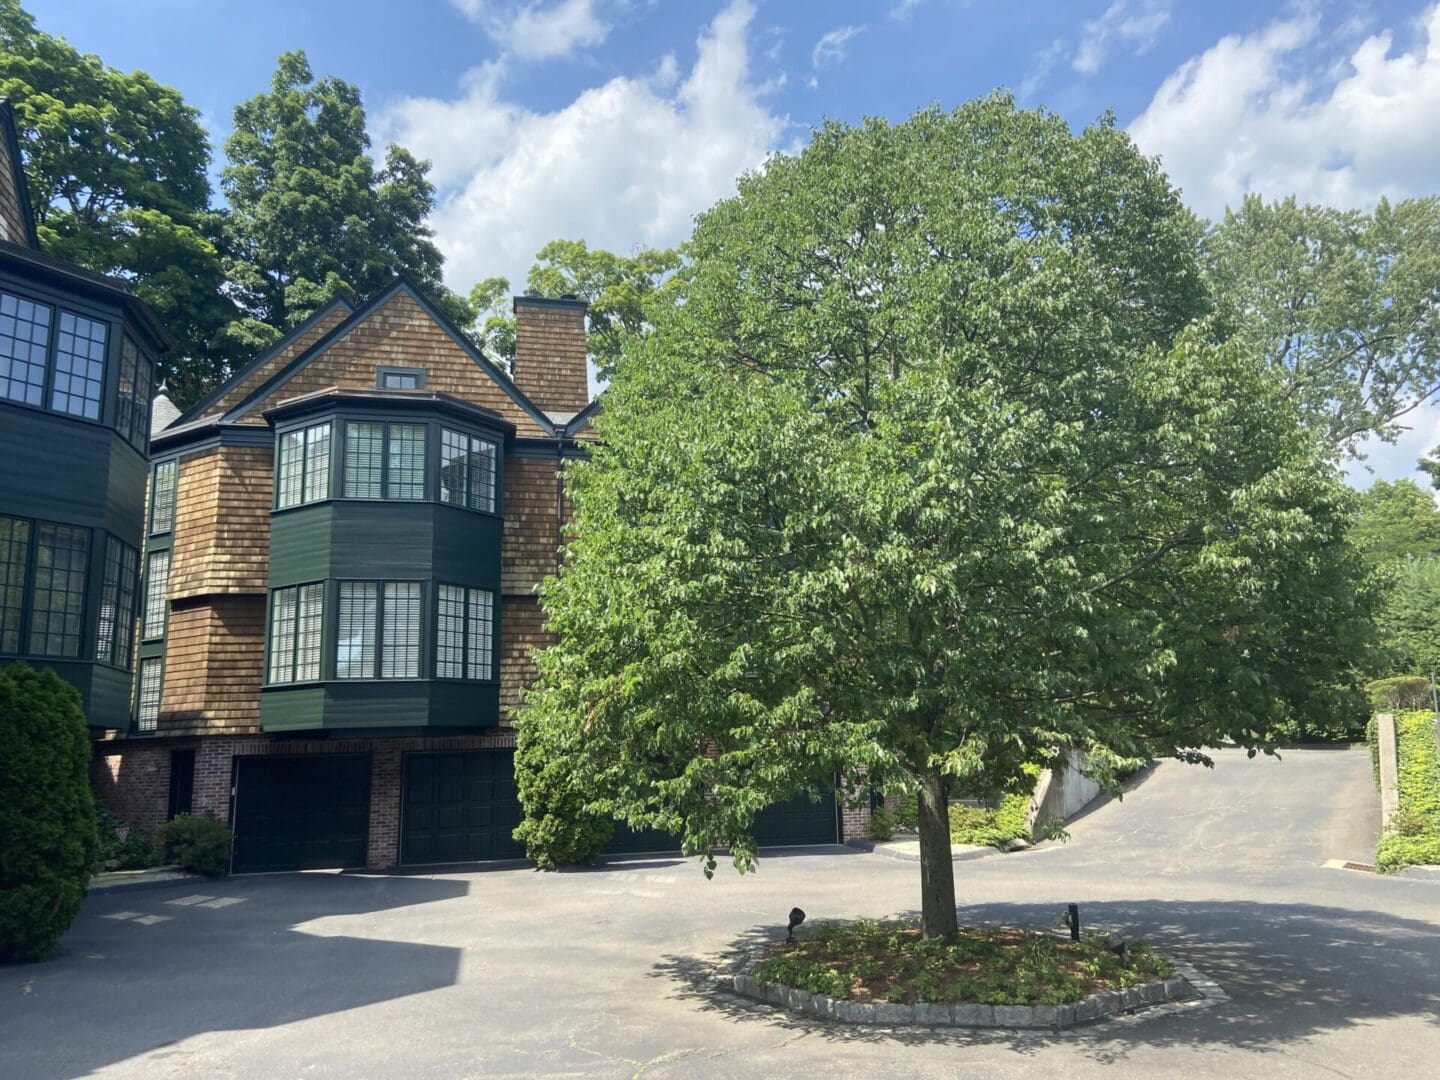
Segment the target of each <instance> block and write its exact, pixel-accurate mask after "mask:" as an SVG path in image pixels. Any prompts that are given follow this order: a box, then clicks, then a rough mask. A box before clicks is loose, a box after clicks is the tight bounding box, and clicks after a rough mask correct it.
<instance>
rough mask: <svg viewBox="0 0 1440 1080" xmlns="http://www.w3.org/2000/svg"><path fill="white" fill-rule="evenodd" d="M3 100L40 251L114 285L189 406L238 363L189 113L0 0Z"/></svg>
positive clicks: (193, 117)
mask: <svg viewBox="0 0 1440 1080" xmlns="http://www.w3.org/2000/svg"><path fill="white" fill-rule="evenodd" d="M0 96H3V97H5V98H8V99H9V100H10V102H11V103H12V104H13V106H14V113H15V121H16V128H17V132H18V135H19V137H20V142H21V146H22V147H23V149H24V152H25V159H26V161H25V166H26V174H27V180H28V183H29V187H30V194H31V201H32V203H33V204H34V211H35V225H36V232H37V233H38V238H39V241H40V246H41V248H42V249H44V250H45V251H47V252H48V253H50V254H52V255H55V256H58V257H59V258H62V259H68V260H70V261H72V262H75V263H78V264H80V265H81V266H84V267H87V268H89V269H91V270H97V271H99V272H101V273H106V274H115V275H118V276H120V277H123V278H125V279H126V280H127V281H128V282H129V283H130V284H131V286H132V287H133V288H134V290H135V292H136V293H137V294H138V295H139V296H140V297H141V298H142V299H143V300H144V301H145V302H146V303H148V304H149V305H150V306H151V308H152V309H153V310H154V311H155V314H156V316H157V317H158V318H159V319H160V321H161V322H162V323H163V324H164V325H165V327H166V328H167V329H168V330H169V332H170V334H171V336H172V337H173V338H174V340H175V349H174V351H173V353H172V354H171V355H170V356H168V357H165V358H163V359H162V360H161V362H160V365H159V376H160V378H161V379H162V380H163V381H164V382H165V383H166V385H167V386H168V387H169V388H170V390H171V392H172V396H174V397H175V398H176V399H177V400H178V401H181V402H184V401H187V400H189V399H190V398H193V397H194V396H195V395H196V394H197V393H198V391H199V388H200V387H201V386H203V385H205V384H207V383H212V382H213V381H214V380H215V379H217V378H218V377H220V376H221V375H223V374H224V372H225V371H226V370H227V368H228V365H229V363H230V361H231V359H232V358H233V357H234V356H235V355H236V354H237V351H238V349H239V343H237V342H234V341H232V340H231V339H230V338H229V337H228V334H227V328H228V327H229V325H230V323H231V322H232V321H233V320H234V319H235V317H236V311H235V308H234V305H233V304H232V303H230V301H229V300H228V299H227V298H226V297H225V296H224V294H223V291H222V284H223V282H224V268H223V266H222V261H221V253H220V250H219V248H218V246H217V244H218V241H219V221H220V219H219V216H218V215H217V214H215V213H214V212H213V211H211V209H210V181H209V178H208V176H207V174H206V169H207V167H208V165H209V162H210V146H209V143H208V141H207V140H206V137H205V130H204V128H203V127H202V126H201V124H200V114H199V111H198V110H196V109H194V108H192V107H191V106H189V105H187V104H185V102H184V100H183V99H182V98H181V96H180V94H179V93H178V92H177V91H175V90H173V89H171V88H170V87H168V86H162V85H160V84H159V83H157V82H156V81H155V80H154V79H152V78H151V77H150V76H149V75H147V74H145V73H144V72H142V71H132V72H122V71H117V70H116V69H114V68H112V67H109V66H107V65H106V64H104V63H103V62H102V61H101V60H100V58H99V57H97V56H94V55H93V54H88V53H83V54H82V53H80V52H78V51H77V50H76V49H75V48H74V46H72V45H71V44H70V43H69V42H67V41H65V40H64V39H63V38H56V37H52V36H51V35H49V34H47V33H45V32H44V31H42V30H39V29H37V28H36V26H35V21H34V19H33V18H32V17H31V16H30V15H29V14H28V13H27V12H26V11H25V10H24V9H23V8H21V7H20V5H19V4H18V3H16V2H15V0H0Z"/></svg>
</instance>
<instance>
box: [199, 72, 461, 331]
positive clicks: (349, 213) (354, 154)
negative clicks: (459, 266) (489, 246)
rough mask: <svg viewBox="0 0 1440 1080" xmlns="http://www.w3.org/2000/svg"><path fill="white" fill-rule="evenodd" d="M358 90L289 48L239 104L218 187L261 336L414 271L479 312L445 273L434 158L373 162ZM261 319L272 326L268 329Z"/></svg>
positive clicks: (395, 156)
mask: <svg viewBox="0 0 1440 1080" xmlns="http://www.w3.org/2000/svg"><path fill="white" fill-rule="evenodd" d="M369 151H370V137H369V135H367V134H366V132H365V108H364V105H363V104H362V102H361V98H360V91H359V88H357V87H356V86H354V85H353V84H352V83H348V82H346V81H344V80H343V79H338V78H334V77H332V76H325V77H322V78H318V79H317V78H316V77H315V76H314V74H313V73H312V72H311V70H310V64H309V61H308V60H307V59H306V58H305V54H304V53H303V52H298V51H297V52H289V53H286V54H285V55H283V56H282V57H280V60H279V63H278V64H277V65H276V69H275V73H274V75H273V77H272V78H271V83H270V89H269V90H268V91H267V92H265V93H262V94H257V95H256V96H255V97H253V98H251V99H250V100H248V101H245V102H242V103H241V104H240V105H237V106H236V107H235V120H234V131H233V133H232V134H231V135H230V137H229V138H228V139H226V140H225V154H226V157H227V158H228V159H229V164H227V165H226V167H225V169H224V171H223V173H222V174H221V187H222V189H223V190H224V193H225V197H226V200H227V201H228V203H229V206H230V214H229V217H228V220H227V223H226V235H227V237H228V240H229V246H230V250H231V252H232V255H233V258H232V262H231V264H230V281H231V284H232V287H233V288H234V289H235V291H236V293H237V295H238V296H239V297H240V298H241V302H242V304H243V306H244V308H245V311H246V313H247V314H248V316H249V319H250V327H251V329H252V332H253V334H254V335H255V337H256V339H257V343H263V340H264V339H265V338H266V337H274V336H278V333H279V332H280V331H282V330H285V329H288V328H289V327H291V326H294V325H295V324H297V323H299V322H302V321H303V320H304V319H305V318H306V317H307V316H309V315H310V314H311V313H312V312H314V311H315V310H316V309H317V308H319V307H321V306H322V305H323V304H324V303H325V302H326V301H328V300H329V299H331V298H332V297H333V296H336V295H347V296H350V297H352V298H353V297H355V296H359V297H365V296H369V295H371V294H372V293H374V292H376V291H378V290H379V289H381V288H383V287H384V286H385V285H387V284H389V282H390V281H391V280H392V279H393V276H394V275H395V274H396V273H397V272H403V273H405V274H408V275H410V276H411V277H412V278H413V279H414V280H415V281H416V282H417V283H418V284H419V285H421V286H422V287H424V288H425V289H426V291H427V292H428V293H430V295H431V296H432V297H434V298H435V299H436V301H437V302H438V303H440V304H441V306H442V307H445V308H446V309H447V312H448V313H449V314H450V315H451V316H453V317H455V318H456V319H457V321H458V322H459V323H460V324H461V325H462V326H463V325H466V324H468V323H469V322H471V321H472V320H473V319H474V311H473V309H471V308H470V306H469V305H468V303H466V302H465V301H464V300H462V299H461V298H459V297H457V296H456V295H455V294H453V293H451V292H450V291H449V290H447V289H446V288H445V286H444V284H443V283H442V282H441V280H440V270H441V265H442V262H443V260H442V257H441V255H440V250H439V248H437V247H436V246H435V243H434V240H433V236H434V233H433V231H432V230H431V229H430V227H429V225H428V224H427V223H426V219H427V218H428V216H429V213H430V210H431V208H432V206H433V204H434V198H435V188H434V185H433V184H431V183H430V180H429V178H428V176H427V173H428V172H429V163H428V162H422V161H417V160H416V159H415V157H414V156H413V155H412V154H411V153H410V152H409V151H408V150H406V149H405V148H403V147H400V146H395V145H391V146H390V147H388V148H387V149H386V152H385V163H384V165H383V166H382V167H380V168H378V169H377V168H376V166H375V163H374V162H373V161H372V160H371V157H370V153H369ZM261 327H268V328H269V331H268V332H267V331H266V330H264V329H261Z"/></svg>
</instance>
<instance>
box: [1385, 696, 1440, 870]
mask: <svg viewBox="0 0 1440 1080" xmlns="http://www.w3.org/2000/svg"><path fill="white" fill-rule="evenodd" d="M1395 748H1396V752H1397V757H1398V763H1397V764H1398V768H1397V771H1396V787H1397V789H1398V793H1399V796H1400V805H1399V808H1398V810H1397V812H1396V813H1395V814H1394V815H1393V816H1392V817H1391V819H1390V822H1389V824H1388V826H1387V828H1386V830H1385V835H1384V836H1382V837H1381V838H1380V844H1379V847H1378V848H1377V850H1376V853H1375V862H1376V864H1377V865H1378V866H1379V867H1380V869H1382V870H1398V869H1399V868H1400V867H1402V866H1424V865H1440V746H1437V745H1436V741H1435V714H1434V713H1432V712H1430V711H1429V710H1417V711H1415V712H1407V713H1401V714H1400V715H1399V716H1397V717H1396V718H1395Z"/></svg>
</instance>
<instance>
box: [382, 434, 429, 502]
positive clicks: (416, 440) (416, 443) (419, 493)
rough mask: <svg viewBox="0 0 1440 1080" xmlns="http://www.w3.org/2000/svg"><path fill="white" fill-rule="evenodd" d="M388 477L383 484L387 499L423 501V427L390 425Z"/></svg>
mask: <svg viewBox="0 0 1440 1080" xmlns="http://www.w3.org/2000/svg"><path fill="white" fill-rule="evenodd" d="M389 456H390V473H389V476H388V478H387V480H386V488H387V490H386V492H385V497H386V498H387V499H423V498H424V497H425V426H424V425H423V424H391V425H390V454H389Z"/></svg>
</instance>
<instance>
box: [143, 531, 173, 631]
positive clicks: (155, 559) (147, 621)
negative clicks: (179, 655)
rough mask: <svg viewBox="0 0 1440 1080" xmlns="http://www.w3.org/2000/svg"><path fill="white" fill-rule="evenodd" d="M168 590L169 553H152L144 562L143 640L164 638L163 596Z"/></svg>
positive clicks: (164, 612) (164, 609) (164, 606)
mask: <svg viewBox="0 0 1440 1080" xmlns="http://www.w3.org/2000/svg"><path fill="white" fill-rule="evenodd" d="M169 588H170V552H168V551H152V552H151V553H150V557H149V558H148V559H146V560H145V618H144V620H143V625H142V626H141V628H140V636H141V637H143V638H158V637H164V636H165V614H166V604H165V594H166V592H167V591H168V590H169Z"/></svg>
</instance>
